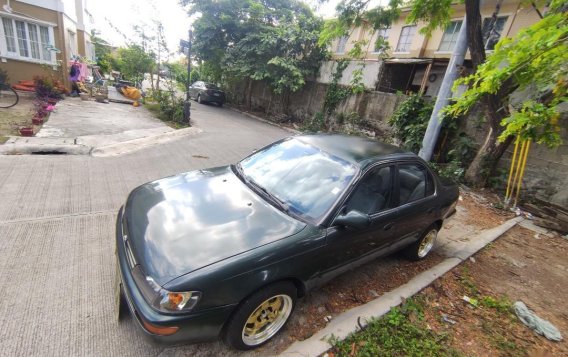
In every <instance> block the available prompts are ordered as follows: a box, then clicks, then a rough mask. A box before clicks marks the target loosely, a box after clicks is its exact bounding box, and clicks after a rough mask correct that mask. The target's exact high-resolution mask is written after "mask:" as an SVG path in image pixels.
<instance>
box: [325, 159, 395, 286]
mask: <svg viewBox="0 0 568 357" xmlns="http://www.w3.org/2000/svg"><path fill="white" fill-rule="evenodd" d="M394 173H395V167H394V165H381V166H378V167H375V168H372V169H371V170H369V171H368V172H367V173H366V174H365V175H364V176H363V177H362V179H361V180H360V181H359V184H358V185H357V186H356V188H355V189H354V190H353V191H352V193H351V194H350V195H349V198H348V199H347V200H345V202H344V204H342V207H341V209H340V214H341V213H347V212H349V211H352V210H354V211H358V212H360V213H363V214H366V215H368V217H369V221H370V222H369V225H368V226H367V227H366V228H364V229H356V228H352V227H343V226H338V225H333V224H332V226H331V227H329V228H328V229H327V237H326V249H325V250H326V253H325V256H326V259H327V261H326V263H325V264H324V265H325V268H324V269H325V272H324V275H330V274H331V276H328V277H330V278H331V277H332V276H335V275H336V274H334V272H335V273H337V274H340V273H341V272H343V271H345V270H347V269H350V268H351V267H352V266H353V265H358V264H359V263H360V264H362V263H364V262H365V261H366V260H365V261H362V259H364V258H365V257H368V259H367V260H370V259H372V258H373V257H374V256H376V255H378V254H380V252H381V250H382V249H383V248H385V247H387V246H388V245H389V243H390V242H391V241H392V235H393V228H394V222H395V221H396V216H397V212H396V211H397V210H396V208H394V207H393V198H394V190H393V188H394V186H393V182H394Z"/></svg>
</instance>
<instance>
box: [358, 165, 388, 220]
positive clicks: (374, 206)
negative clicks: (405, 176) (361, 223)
mask: <svg viewBox="0 0 568 357" xmlns="http://www.w3.org/2000/svg"><path fill="white" fill-rule="evenodd" d="M392 172H393V167H392V166H382V167H379V168H375V169H372V170H371V171H369V172H368V173H367V174H366V175H365V176H364V177H363V179H361V181H360V182H359V185H358V186H357V188H356V189H355V191H354V192H353V194H352V195H351V197H350V198H349V201H348V202H347V212H349V211H352V210H356V211H359V212H361V213H365V214H369V215H372V214H375V213H379V212H381V211H384V210H385V209H387V208H390V202H391V196H392V191H393V190H392V189H393V185H392Z"/></svg>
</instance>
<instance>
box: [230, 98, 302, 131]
mask: <svg viewBox="0 0 568 357" xmlns="http://www.w3.org/2000/svg"><path fill="white" fill-rule="evenodd" d="M226 107H227V108H228V109H230V110H232V111H234V112H237V113H240V114H242V115H244V116H247V117H249V118H252V119H256V120H258V121H261V122H263V123H265V124H270V125H274V126H277V127H279V128H280V129H282V130H286V131H287V132H290V133H292V134H302V132H301V131H299V130H296V129H292V128H288V127H285V126H283V125H280V124H278V123H275V122H272V121H270V120H267V119H264V118H261V117H259V116H257V115H254V114H251V113H248V112H244V111H242V110H239V109H236V108H234V107H231V106H229V105H227V106H226Z"/></svg>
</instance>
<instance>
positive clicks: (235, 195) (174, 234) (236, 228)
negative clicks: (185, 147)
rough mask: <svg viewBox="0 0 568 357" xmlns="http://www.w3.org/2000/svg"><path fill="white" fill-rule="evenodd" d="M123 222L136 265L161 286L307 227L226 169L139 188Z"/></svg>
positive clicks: (191, 173) (183, 175) (201, 172)
mask: <svg viewBox="0 0 568 357" xmlns="http://www.w3.org/2000/svg"><path fill="white" fill-rule="evenodd" d="M124 218H125V219H124V221H123V224H124V223H125V224H126V229H127V236H128V243H129V247H130V249H131V250H132V251H133V255H134V258H135V260H136V263H137V264H140V265H141V266H142V268H143V270H144V272H145V273H146V275H148V276H151V277H152V278H153V279H154V280H155V281H156V282H157V283H158V284H160V285H164V284H165V283H167V282H168V281H170V280H172V279H174V278H177V277H179V276H181V275H183V274H187V273H190V272H192V271H194V270H196V269H199V268H202V267H205V266H207V265H210V264H213V263H216V262H219V261H221V260H223V259H227V258H229V257H231V256H234V255H237V254H240V253H243V252H246V251H248V250H251V249H255V248H257V247H260V246H262V245H265V244H269V243H271V242H274V241H276V240H279V239H283V238H286V237H288V236H291V235H293V234H295V233H297V232H299V231H301V230H302V229H303V228H304V227H305V226H306V225H305V223H303V222H300V221H298V220H296V219H294V218H292V217H289V216H288V215H286V214H284V213H283V212H281V211H280V210H278V209H276V208H275V207H273V206H272V205H270V204H269V203H267V202H266V201H264V200H263V199H262V197H260V196H259V195H258V194H256V193H255V192H254V191H252V190H251V189H250V188H249V187H248V186H246V185H245V184H244V183H243V182H242V181H241V180H240V179H239V178H238V177H237V176H236V175H235V174H234V173H233V172H232V170H231V168H230V167H229V166H226V167H221V168H215V169H209V170H199V171H192V172H188V173H184V174H179V175H176V176H171V177H168V178H164V179H161V180H157V181H154V182H149V183H147V184H144V185H142V186H139V187H138V188H136V189H134V190H133V191H132V193H131V194H130V196H129V198H128V200H127V203H126V207H125V213H124Z"/></svg>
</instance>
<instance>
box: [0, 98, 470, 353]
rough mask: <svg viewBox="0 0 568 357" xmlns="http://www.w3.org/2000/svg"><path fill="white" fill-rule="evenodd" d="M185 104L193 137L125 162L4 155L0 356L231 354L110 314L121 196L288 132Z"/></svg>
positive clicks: (388, 268) (298, 319)
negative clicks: (152, 333) (144, 330)
mask: <svg viewBox="0 0 568 357" xmlns="http://www.w3.org/2000/svg"><path fill="white" fill-rule="evenodd" d="M192 108H193V111H192V118H193V123H194V125H195V126H196V127H198V128H200V129H201V130H202V132H201V133H200V134H198V135H195V136H191V137H184V138H181V139H178V140H175V141H171V142H168V143H166V144H162V145H155V146H152V147H148V148H144V149H141V150H139V151H136V152H132V153H130V154H125V155H121V156H114V157H93V156H88V155H77V156H73V155H22V156H0V256H1V257H2V259H1V260H0V289H1V290H0V291H2V294H1V295H0V319H1V322H2V327H3V328H2V329H1V331H0V342H1V343H2V354H3V355H33V356H36V355H41V356H45V355H47V356H51V355H71V356H75V355H87V356H93V355H96V356H99V355H102V356H156V355H161V356H220V355H221V356H227V355H235V354H237V352H236V351H233V350H229V349H228V348H226V347H225V346H224V345H223V344H222V343H221V342H219V341H216V342H211V343H202V344H195V345H186V346H179V347H165V346H156V345H153V344H151V343H149V342H146V340H144V339H143V337H142V334H141V333H140V331H139V330H138V328H137V326H135V321H133V320H132V319H131V318H129V317H128V318H127V319H126V320H125V321H123V322H121V323H120V324H118V323H117V322H116V320H115V315H114V300H113V298H114V291H113V283H114V274H115V263H114V221H115V217H116V212H117V210H118V208H119V207H120V205H121V204H122V203H123V202H124V200H125V198H126V195H127V194H128V192H130V190H132V189H133V188H134V187H136V186H138V185H140V184H142V183H144V182H147V181H150V180H154V179H157V178H160V177H163V176H167V175H172V174H175V173H178V172H183V171H189V170H194V169H200V168H206V167H212V166H220V165H225V164H228V163H232V162H235V161H237V160H239V159H240V158H242V157H244V156H246V155H248V154H249V153H251V152H252V151H253V150H255V149H259V148H261V147H262V146H264V145H266V144H268V143H270V142H273V141H275V140H277V139H280V138H283V137H286V136H289V135H290V134H289V133H288V132H286V131H283V130H281V129H279V128H278V127H275V126H273V125H269V124H265V123H262V122H260V121H257V120H254V119H249V118H248V117H245V116H243V115H240V114H238V113H235V112H233V111H231V110H229V109H227V108H219V107H216V106H209V105H200V104H196V103H194V104H193V107H192ZM452 225H453V228H452V229H447V230H444V232H443V240H444V241H445V243H446V244H447V243H451V242H459V241H463V240H464V239H467V238H464V237H466V236H467V235H468V234H469V233H472V232H474V231H475V227H472V226H468V225H466V224H463V223H460V222H457V223H453V224H450V225H449V226H450V227H451V226H452ZM440 252H441V253H439V254H442V255H444V256H448V255H451V254H452V253H448V252H444V249H441V250H440ZM408 271H409V270H408V269H406V268H404V267H403V263H401V261H400V259H399V258H398V257H396V256H394V257H389V258H387V259H381V260H378V261H374V262H372V263H369V264H367V265H366V266H363V267H361V268H360V269H357V270H354V271H351V272H348V273H346V274H345V275H343V276H342V277H341V278H340V279H338V284H340V286H341V284H344V285H345V286H346V287H350V285H349V284H350V282H351V281H357V280H358V279H359V280H360V279H361V277H362V276H366V277H367V278H368V279H377V277H384V276H388V275H389V274H390V275H392V274H399V275H404V276H406V274H407V272H408ZM409 278H410V277H409ZM331 293H334V292H330V291H328V292H326V291H325V289H322V290H318V291H317V292H314V293H313V294H311V295H310V296H308V297H307V298H306V299H303V300H302V301H301V302H300V304H298V309H297V311H296V313H295V314H294V315H293V316H292V320H291V324H290V325H292V326H298V325H303V324H305V323H306V321H307V319H306V316H307V315H306V314H308V313H309V311H312V310H316V311H317V310H320V307H318V306H321V305H325V302H326V301H327V299H328V298H329V294H331ZM375 294H376V293H375ZM321 308H323V307H321ZM325 314H327V313H325ZM290 329H292V328H290ZM293 341H294V337H293V336H291V335H290V333H289V331H288V330H287V331H284V333H282V334H280V335H279V337H278V338H276V339H275V342H273V343H269V344H267V345H266V347H264V348H262V349H260V350H259V351H257V352H255V353H249V355H250V354H252V355H258V356H263V355H270V354H273V353H275V352H276V351H279V350H280V351H281V350H283V348H286V346H287V345H288V344H289V343H290V342H293ZM241 354H243V355H244V353H241Z"/></svg>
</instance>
